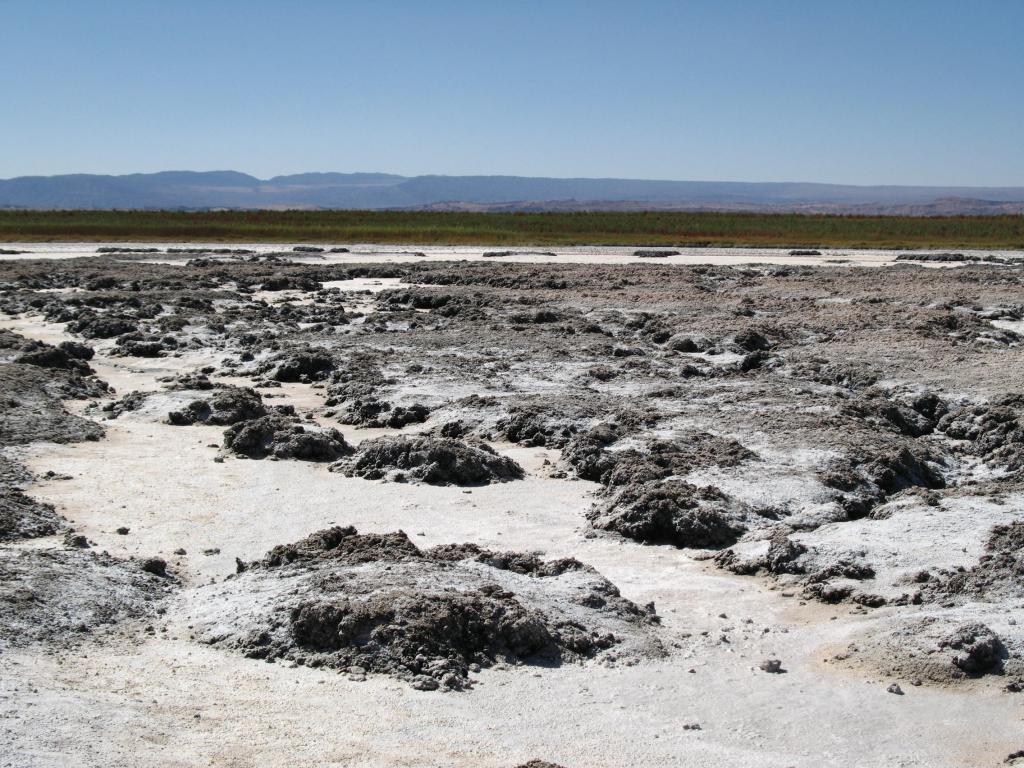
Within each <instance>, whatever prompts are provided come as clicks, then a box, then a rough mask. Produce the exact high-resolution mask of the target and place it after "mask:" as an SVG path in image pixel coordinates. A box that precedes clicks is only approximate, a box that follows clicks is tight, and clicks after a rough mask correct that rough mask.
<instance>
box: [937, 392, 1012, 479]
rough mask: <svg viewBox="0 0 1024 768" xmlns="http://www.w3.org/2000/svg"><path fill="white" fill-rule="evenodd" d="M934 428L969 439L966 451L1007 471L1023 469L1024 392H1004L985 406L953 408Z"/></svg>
mask: <svg viewBox="0 0 1024 768" xmlns="http://www.w3.org/2000/svg"><path fill="white" fill-rule="evenodd" d="M937 429H938V430H939V431H940V432H944V433H945V434H946V435H947V436H948V437H951V438H954V439H956V440H967V441H970V442H969V444H968V446H967V451H968V452H969V453H971V454H972V455H975V456H979V457H981V458H983V459H984V460H985V462H986V463H989V464H992V465H993V466H996V467H1000V468H1002V469H1005V470H1007V471H1008V472H1012V473H1017V472H1022V471H1024V395H1019V394H1011V395H1004V396H1002V397H999V398H997V399H995V400H994V401H993V402H992V403H989V404H986V405H970V406H966V407H963V408H954V409H952V410H950V411H949V412H947V413H946V414H945V415H944V416H943V417H942V418H941V419H940V420H939V422H938V426H937Z"/></svg>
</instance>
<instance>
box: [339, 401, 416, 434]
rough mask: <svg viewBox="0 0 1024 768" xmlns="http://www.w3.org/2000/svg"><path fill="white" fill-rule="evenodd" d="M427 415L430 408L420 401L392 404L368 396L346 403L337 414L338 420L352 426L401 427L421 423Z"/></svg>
mask: <svg viewBox="0 0 1024 768" xmlns="http://www.w3.org/2000/svg"><path fill="white" fill-rule="evenodd" d="M429 416H430V409H429V408H427V407H426V406H425V405H422V404H420V403H412V404H411V405H408V406H405V405H392V404H391V403H389V402H386V401H384V400H378V399H376V398H373V397H369V398H365V399H363V398H360V399H356V400H352V401H350V402H348V403H346V404H345V407H344V408H343V409H342V411H341V413H339V414H338V421H339V422H341V423H342V424H350V425H353V426H361V427H371V428H378V429H380V428H386V429H402V428H403V427H406V426H408V425H409V424H422V423H423V422H424V421H426V420H427V418H428V417H429Z"/></svg>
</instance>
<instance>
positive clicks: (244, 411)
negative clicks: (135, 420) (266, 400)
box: [167, 387, 267, 426]
mask: <svg viewBox="0 0 1024 768" xmlns="http://www.w3.org/2000/svg"><path fill="white" fill-rule="evenodd" d="M266 414H267V409H266V407H265V406H264V405H263V398H262V397H260V394H259V393H258V392H256V391H255V390H253V389H250V388H248V387H228V388H225V389H222V390H220V391H218V392H217V393H216V394H214V395H213V396H212V397H210V398H209V399H200V400H193V401H192V402H191V403H189V404H188V405H187V406H185V408H183V409H181V410H179V411H171V412H170V413H168V414H167V421H168V422H169V423H171V424H176V425H179V426H180V425H187V424H196V423H202V424H215V425H220V426H228V425H231V424H237V423H238V422H240V421H251V420H253V419H257V418H259V417H261V416H265V415H266Z"/></svg>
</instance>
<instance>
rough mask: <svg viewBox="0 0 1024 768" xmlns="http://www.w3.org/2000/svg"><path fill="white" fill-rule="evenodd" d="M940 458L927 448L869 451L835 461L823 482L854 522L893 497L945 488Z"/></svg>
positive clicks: (912, 446) (827, 468) (896, 448)
mask: <svg viewBox="0 0 1024 768" xmlns="http://www.w3.org/2000/svg"><path fill="white" fill-rule="evenodd" d="M940 458H941V457H940V456H939V455H937V454H935V453H934V452H933V451H932V450H930V449H929V448H928V447H927V446H922V445H904V446H902V447H892V448H882V449H879V450H878V451H875V450H874V449H872V448H870V447H867V448H865V449H863V451H862V452H861V453H860V454H859V455H849V456H844V457H842V458H839V459H836V460H834V461H832V462H831V463H830V464H829V465H828V467H826V468H825V470H824V472H823V473H822V478H821V479H822V482H823V483H824V484H825V485H826V486H828V487H829V488H833V489H835V490H836V491H838V492H839V493H838V494H837V496H838V501H839V504H840V505H841V506H842V507H843V509H844V510H845V511H846V514H847V515H849V517H850V518H853V519H856V518H860V517H864V516H865V515H867V514H869V513H870V512H871V511H872V510H873V509H874V508H875V507H876V506H878V505H879V504H881V503H882V502H883V501H885V499H886V498H888V497H889V496H890V495H892V494H895V493H899V492H900V491H904V490H906V489H908V488H930V489H935V488H945V487H946V481H945V478H944V477H943V476H942V474H941V472H940V471H939V469H938V463H939V460H940Z"/></svg>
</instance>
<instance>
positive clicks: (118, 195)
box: [0, 171, 1024, 216]
mask: <svg viewBox="0 0 1024 768" xmlns="http://www.w3.org/2000/svg"><path fill="white" fill-rule="evenodd" d="M0 207H2V208H35V209H38V208H61V209H68V208H91V209H110V208H122V209H127V208H145V209H154V208H159V209H209V208H271V209H281V208H309V209H319V208H361V209H383V208H392V209H393V208H404V209H410V208H411V209H425V210H481V211H497V210H506V211H516V210H522V211H542V210H729V211H771V212H782V211H800V212H808V213H855V214H877V213H892V214H899V215H911V216H930V215H954V214H968V215H978V214H996V213H1010V214H1021V213H1024V187H903V186H874V187H861V186H851V185H842V184H811V183H789V182H768V183H750V182H722V181H647V180H642V179H554V178H542V177H527V176H413V177H407V176H396V175H393V174H386V173H302V174H295V175H291V176H275V177H274V178H271V179H257V178H255V177H254V176H249V175H247V174H244V173H238V172H236V171H209V172H196V171H163V172H160V173H136V174H129V175H125V176H102V175H92V174H71V175H65V176H21V177H18V178H13V179H6V180H0Z"/></svg>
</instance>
